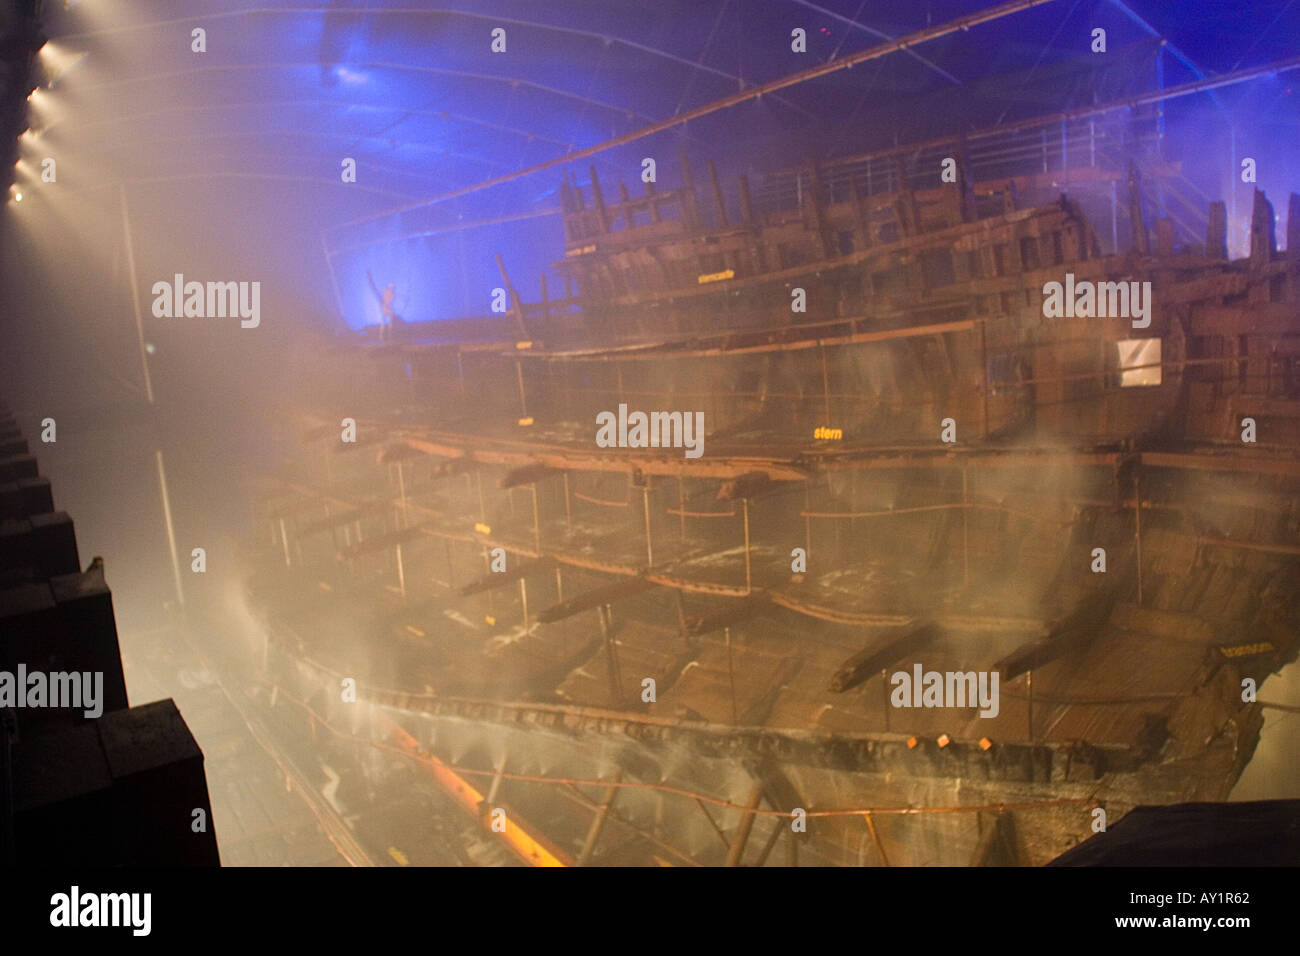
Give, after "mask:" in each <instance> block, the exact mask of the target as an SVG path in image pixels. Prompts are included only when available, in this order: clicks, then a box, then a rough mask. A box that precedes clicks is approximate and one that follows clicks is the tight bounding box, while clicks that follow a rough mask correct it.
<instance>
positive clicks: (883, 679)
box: [880, 667, 889, 733]
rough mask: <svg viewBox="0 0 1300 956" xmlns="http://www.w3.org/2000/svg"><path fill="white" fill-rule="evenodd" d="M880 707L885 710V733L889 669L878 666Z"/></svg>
mask: <svg viewBox="0 0 1300 956" xmlns="http://www.w3.org/2000/svg"><path fill="white" fill-rule="evenodd" d="M880 707H881V709H882V710H883V711H884V712H885V733H889V669H888V668H885V667H882V668H880Z"/></svg>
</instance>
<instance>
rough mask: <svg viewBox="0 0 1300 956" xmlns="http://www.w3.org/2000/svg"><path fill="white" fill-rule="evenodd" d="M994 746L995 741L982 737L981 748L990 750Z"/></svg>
mask: <svg viewBox="0 0 1300 956" xmlns="http://www.w3.org/2000/svg"><path fill="white" fill-rule="evenodd" d="M992 746H993V741H991V740H989V739H988V738H987V737H981V738H980V750H988V749H989V748H990V747H992Z"/></svg>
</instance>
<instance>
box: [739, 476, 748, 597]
mask: <svg viewBox="0 0 1300 956" xmlns="http://www.w3.org/2000/svg"><path fill="white" fill-rule="evenodd" d="M740 504H741V508H742V510H743V511H744V514H745V593H746V594H748V593H749V592H750V590H751V588H750V574H749V499H748V498H741V499H740Z"/></svg>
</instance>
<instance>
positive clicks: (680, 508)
mask: <svg viewBox="0 0 1300 956" xmlns="http://www.w3.org/2000/svg"><path fill="white" fill-rule="evenodd" d="M677 517H678V518H680V519H681V525H682V541H683V542H685V541H686V483H685V481H684V480H683V479H682V476H681V475H680V474H679V475H678V476H677Z"/></svg>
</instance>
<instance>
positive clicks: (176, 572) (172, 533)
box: [153, 449, 289, 608]
mask: <svg viewBox="0 0 1300 956" xmlns="http://www.w3.org/2000/svg"><path fill="white" fill-rule="evenodd" d="M153 454H154V461H156V462H157V463H158V487H159V489H160V490H161V491H162V506H163V521H164V522H165V523H166V524H167V547H168V548H169V549H171V554H172V578H173V579H174V580H175V582H176V600H177V602H178V603H179V604H180V606H181V607H182V608H183V607H185V591H184V590H183V589H182V588H181V562H180V559H179V558H178V557H177V554H176V530H175V528H173V527H172V506H171V501H170V499H169V498H168V497H167V472H166V470H165V469H164V468H163V453H162V449H158V450H157V451H155V452H154V453H153ZM280 538H281V539H282V540H283V539H284V518H281V519H280ZM284 563H285V564H288V563H289V545H288V544H285V546H284Z"/></svg>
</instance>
